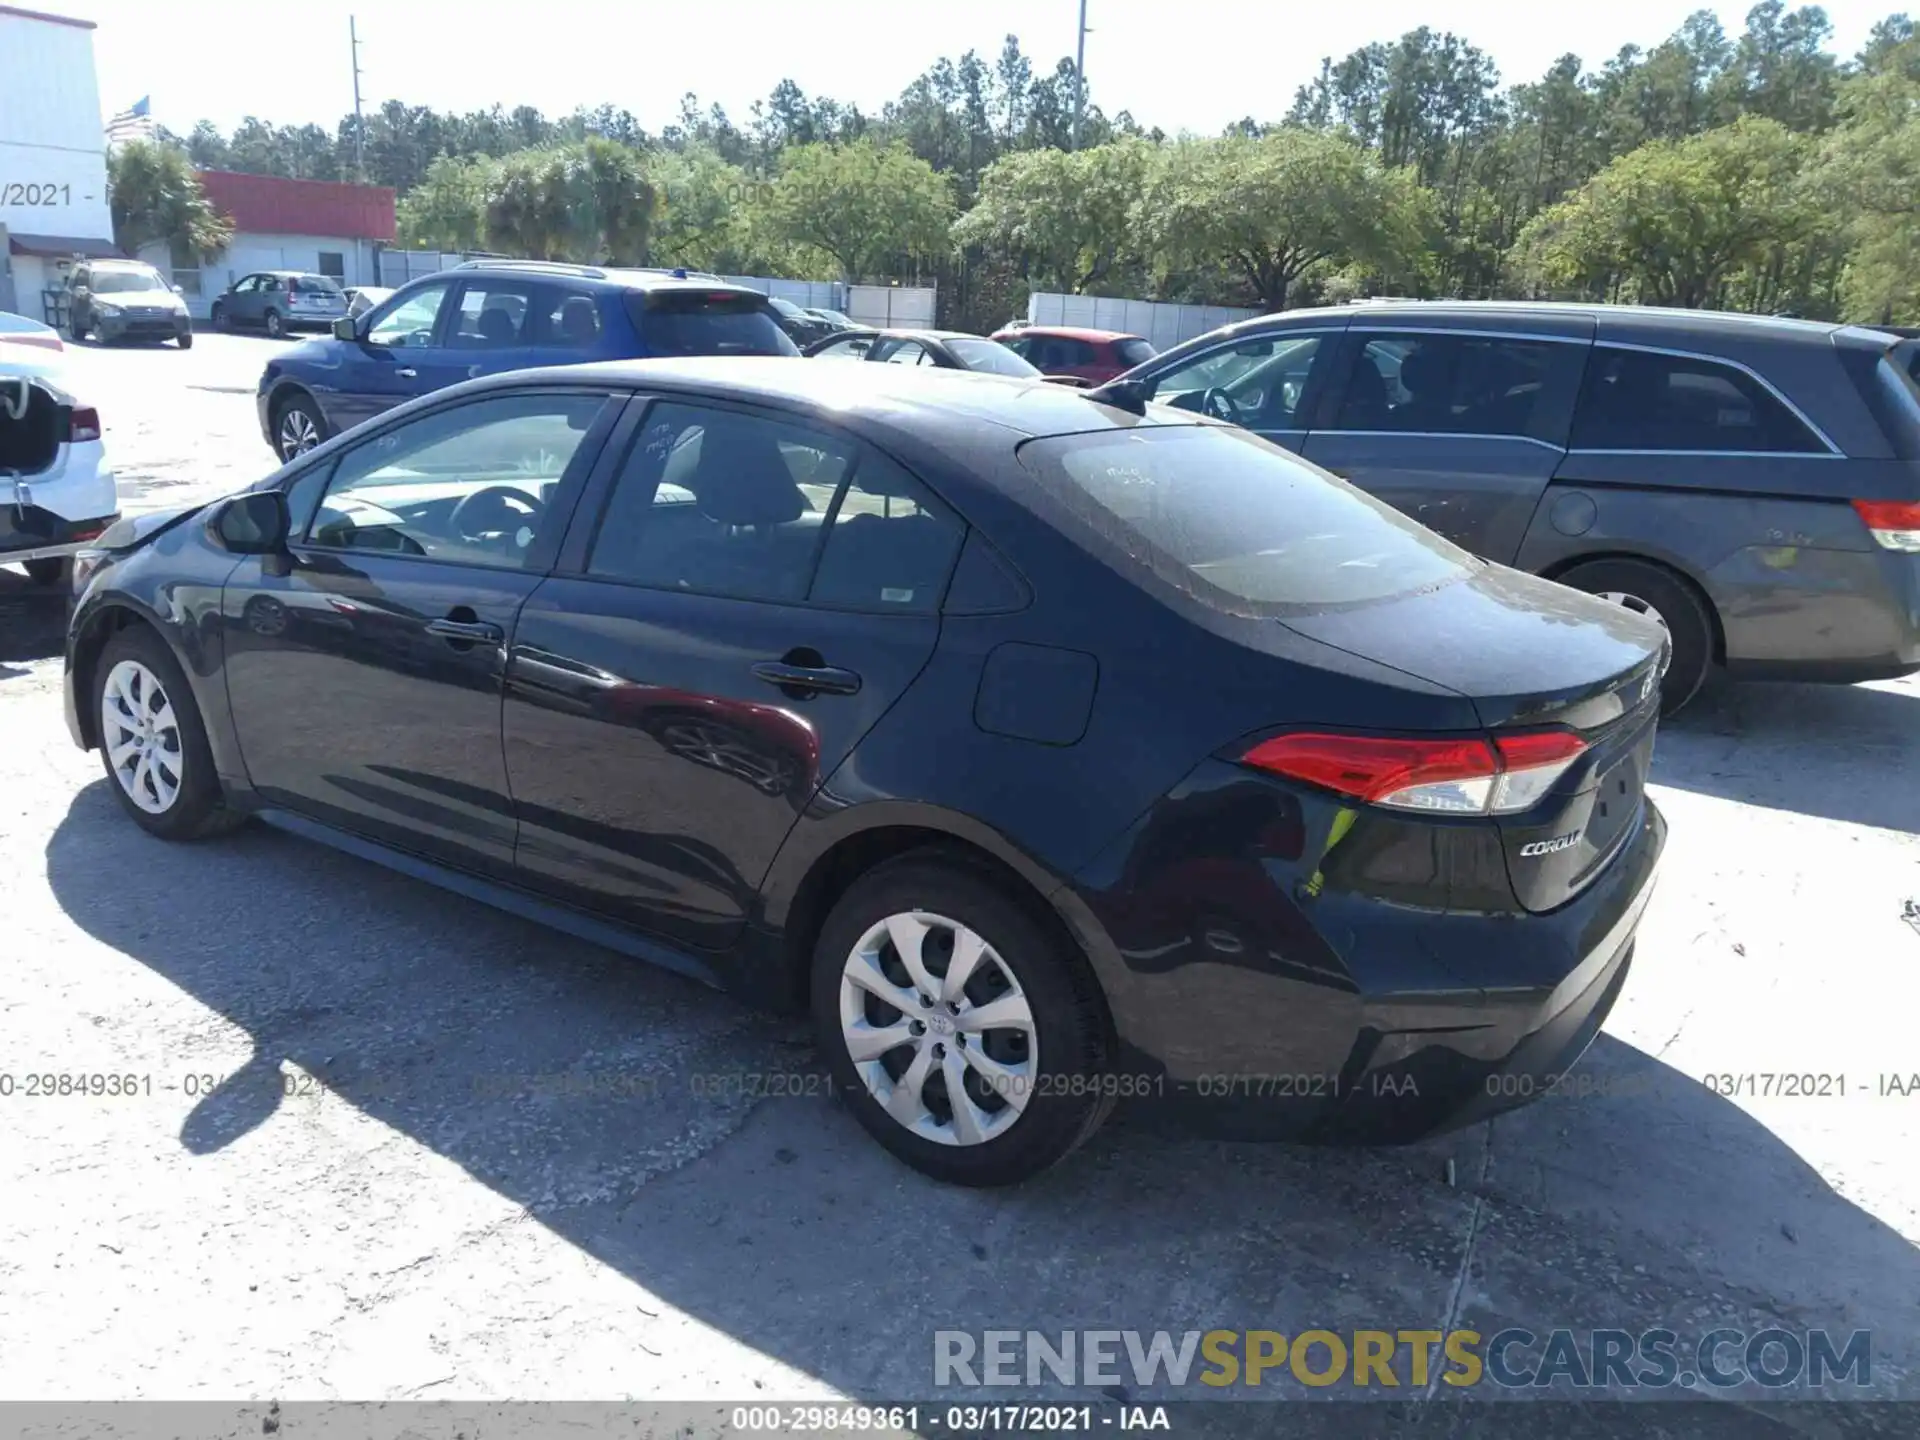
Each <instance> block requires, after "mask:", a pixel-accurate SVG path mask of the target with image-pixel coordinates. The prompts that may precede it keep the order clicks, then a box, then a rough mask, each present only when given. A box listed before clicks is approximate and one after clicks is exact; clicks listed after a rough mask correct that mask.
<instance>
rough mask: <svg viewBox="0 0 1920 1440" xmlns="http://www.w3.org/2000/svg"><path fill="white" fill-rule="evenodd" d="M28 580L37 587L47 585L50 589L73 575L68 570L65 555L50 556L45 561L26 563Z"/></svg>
mask: <svg viewBox="0 0 1920 1440" xmlns="http://www.w3.org/2000/svg"><path fill="white" fill-rule="evenodd" d="M26 571H27V578H28V579H29V580H31V581H33V583H34V584H36V585H45V586H46V587H48V588H49V589H51V588H52V587H54V586H55V585H59V584H61V583H62V582H64V581H65V580H66V578H67V576H68V575H69V574H70V573H72V572H71V571H69V570H68V568H67V558H66V557H65V556H64V555H50V556H48V557H47V558H46V559H44V560H29V561H27V562H26Z"/></svg>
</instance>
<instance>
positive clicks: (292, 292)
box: [208, 270, 347, 339]
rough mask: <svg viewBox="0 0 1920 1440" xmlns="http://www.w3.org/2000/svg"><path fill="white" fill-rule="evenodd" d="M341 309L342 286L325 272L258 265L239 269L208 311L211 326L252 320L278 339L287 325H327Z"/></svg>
mask: <svg viewBox="0 0 1920 1440" xmlns="http://www.w3.org/2000/svg"><path fill="white" fill-rule="evenodd" d="M346 314H347V292H346V291H345V290H343V289H341V288H340V282H339V281H338V280H335V279H334V278H333V277H332V276H331V275H312V274H308V273H307V272H306V271H304V270H260V271H256V272H255V273H254V274H252V275H243V276H241V277H240V279H238V280H236V281H235V282H234V283H233V285H232V287H231V288H230V289H228V290H227V292H226V293H225V294H224V295H222V296H220V298H219V299H217V300H215V301H214V302H213V306H212V308H211V309H210V310H209V311H208V316H209V318H210V319H211V320H212V321H213V325H214V328H215V329H216V330H232V329H235V328H236V327H239V326H242V325H245V326H257V327H259V328H260V329H262V330H264V331H266V332H267V334H269V335H271V336H273V337H274V338H275V339H278V338H279V337H280V336H282V335H285V334H286V333H287V332H288V331H289V330H300V329H307V330H331V329H332V328H333V322H334V321H336V320H343V319H345V318H346Z"/></svg>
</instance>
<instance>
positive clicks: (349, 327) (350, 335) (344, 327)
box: [333, 315, 360, 340]
mask: <svg viewBox="0 0 1920 1440" xmlns="http://www.w3.org/2000/svg"><path fill="white" fill-rule="evenodd" d="M333 338H334V339H336V340H358V339H359V338H360V322H359V321H358V320H356V319H354V317H353V316H351V315H342V316H341V317H340V318H339V319H338V320H336V321H334V322H333Z"/></svg>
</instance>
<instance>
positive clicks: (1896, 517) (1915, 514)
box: [1853, 500, 1920, 552]
mask: <svg viewBox="0 0 1920 1440" xmlns="http://www.w3.org/2000/svg"><path fill="white" fill-rule="evenodd" d="M1853 508H1854V509H1855V510H1856V511H1858V512H1859V514H1860V518H1861V519H1862V520H1864V521H1866V522H1867V530H1868V532H1869V533H1870V534H1871V535H1872V536H1873V538H1874V539H1875V540H1877V541H1878V542H1879V543H1880V544H1881V545H1883V546H1885V547H1886V548H1887V549H1889V550H1905V551H1909V552H1916V551H1920V503H1916V502H1914V501H1912V500H1856V501H1854V502H1853Z"/></svg>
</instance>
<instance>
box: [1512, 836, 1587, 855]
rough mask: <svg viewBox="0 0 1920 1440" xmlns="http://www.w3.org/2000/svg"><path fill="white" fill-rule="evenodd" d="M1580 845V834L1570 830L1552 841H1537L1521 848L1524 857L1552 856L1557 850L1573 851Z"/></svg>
mask: <svg viewBox="0 0 1920 1440" xmlns="http://www.w3.org/2000/svg"><path fill="white" fill-rule="evenodd" d="M1579 843H1580V832H1579V831H1578V830H1569V831H1568V832H1567V833H1566V834H1564V835H1556V836H1554V837H1553V838H1552V839H1551V840H1535V841H1532V842H1530V843H1529V844H1526V845H1522V846H1521V847H1520V853H1521V854H1522V855H1551V854H1553V852H1554V851H1556V850H1571V849H1572V848H1573V847H1574V846H1575V845H1578V844H1579Z"/></svg>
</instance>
